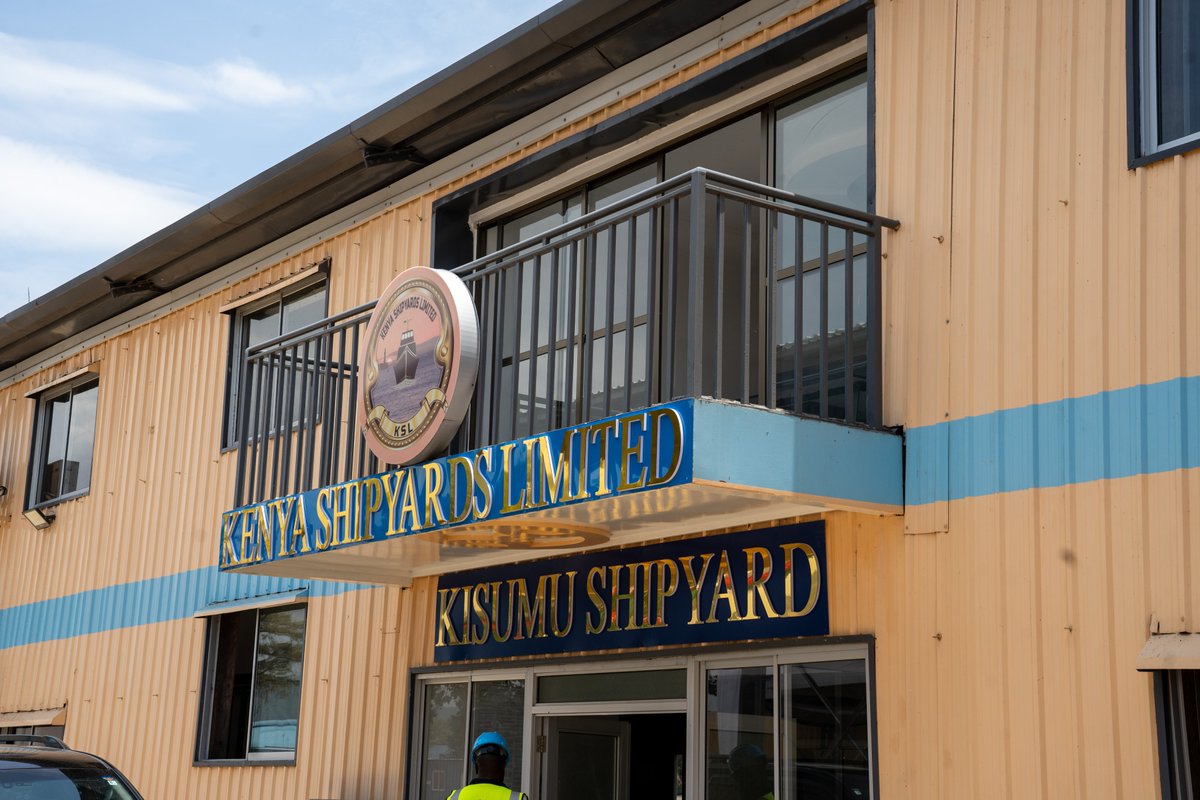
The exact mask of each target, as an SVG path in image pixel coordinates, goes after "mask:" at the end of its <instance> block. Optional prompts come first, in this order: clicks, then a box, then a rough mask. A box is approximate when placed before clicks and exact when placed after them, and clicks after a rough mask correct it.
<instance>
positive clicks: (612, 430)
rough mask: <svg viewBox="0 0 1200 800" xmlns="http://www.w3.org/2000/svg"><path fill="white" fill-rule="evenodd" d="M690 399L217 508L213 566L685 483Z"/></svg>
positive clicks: (296, 554) (259, 560) (246, 562)
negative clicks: (220, 513)
mask: <svg viewBox="0 0 1200 800" xmlns="http://www.w3.org/2000/svg"><path fill="white" fill-rule="evenodd" d="M692 419H693V416H692V401H691V400H680V401H676V402H672V403H667V404H664V405H659V406H653V407H651V408H647V409H644V410H641V411H636V412H632V413H628V414H621V415H618V416H615V417H609V418H607V419H602V420H598V421H596V422H589V423H587V424H584V425H576V426H574V427H571V428H564V429H561V430H557V431H550V432H549V433H544V434H539V435H537V436H530V437H527V438H525V439H517V440H515V441H511V442H505V443H503V444H497V445H489V446H488V447H481V448H480V449H478V450H473V451H471V452H469V453H462V454H460V455H453V456H449V457H446V458H439V459H435V460H433V461H427V462H425V463H423V464H414V465H412V466H408V467H402V468H400V469H396V470H392V471H390V472H384V473H380V474H378V475H370V476H368V477H365V478H360V479H358V480H354V481H348V482H346V483H341V484H337V485H335V486H325V487H322V488H320V489H313V490H311V491H307V492H302V493H299V494H292V495H287V496H286V497H279V498H276V499H274V500H269V501H266V502H262V503H255V504H253V505H249V506H243V507H242V508H238V509H235V510H233V511H228V512H226V513H225V514H224V515H223V516H222V519H221V554H220V562H219V563H220V566H221V569H238V568H242V567H248V566H253V565H257V564H265V563H270V562H276V561H281V560H284V559H289V558H303V557H304V556H305V555H307V554H309V553H320V552H325V551H328V550H336V549H340V548H345V547H354V546H358V545H361V544H365V543H369V542H373V541H386V540H389V539H392V538H394V537H399V536H408V535H411V534H415V533H425V532H429V531H440V530H448V529H453V528H458V527H465V526H470V525H473V524H478V523H482V522H487V521H491V520H500V519H504V518H508V517H519V516H522V515H530V514H540V513H543V512H545V511H547V510H549V509H552V508H555V507H559V506H566V505H572V504H575V503H584V502H588V501H591V500H597V499H603V498H609V497H616V496H620V495H625V494H632V493H636V492H644V491H650V490H654V489H660V488H665V487H669V486H678V485H681V484H686V483H691V481H692V435H693V431H692Z"/></svg>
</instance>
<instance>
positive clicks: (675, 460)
mask: <svg viewBox="0 0 1200 800" xmlns="http://www.w3.org/2000/svg"><path fill="white" fill-rule="evenodd" d="M649 417H650V464H651V467H652V469H651V472H652V473H654V474H651V476H650V478H649V479H648V480H647V481H646V485H647V486H661V485H662V484H664V483H668V482H670V481H671V479H672V478H674V477H675V474H676V473H677V472H679V465H680V462H681V461H682V460H683V419H682V418H681V417H680V416H679V412H678V411H676V410H675V409H673V408H656V409H653V410H651V411H650V412H649ZM664 420H665V421H666V422H667V423H668V424H669V425H670V426H671V457H670V458H669V459H668V460H667V469H666V471H665V472H663V473H662V474H661V475H659V474H657V470H656V469H655V468H656V467H657V465H658V462H659V456H660V454H661V450H660V448H661V446H662V439H661V437H662V423H663V421H664Z"/></svg>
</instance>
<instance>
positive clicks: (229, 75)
mask: <svg viewBox="0 0 1200 800" xmlns="http://www.w3.org/2000/svg"><path fill="white" fill-rule="evenodd" d="M212 71H213V75H212V77H211V78H210V79H209V80H208V85H209V87H210V88H211V89H212V91H213V92H215V93H216V94H217V95H218V96H221V97H224V98H227V99H229V100H232V101H234V102H235V103H242V104H244V105H252V106H275V105H283V104H287V103H295V102H302V101H304V100H307V99H308V98H309V97H310V96H311V94H312V92H311V91H310V90H309V89H308V87H306V86H303V85H301V84H296V83H287V82H285V81H284V80H283V79H281V78H280V77H278V76H277V75H273V74H271V73H270V72H267V71H265V70H263V69H260V68H259V67H258V66H257V65H255V64H254V63H253V62H251V61H249V60H247V59H240V60H238V61H220V62H217V63H216V64H215V65H214V66H213V68H212Z"/></svg>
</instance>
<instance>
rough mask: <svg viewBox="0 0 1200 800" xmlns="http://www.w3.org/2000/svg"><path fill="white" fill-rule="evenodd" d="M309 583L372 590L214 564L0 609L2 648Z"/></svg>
mask: <svg viewBox="0 0 1200 800" xmlns="http://www.w3.org/2000/svg"><path fill="white" fill-rule="evenodd" d="M304 586H307V587H308V595H309V597H324V596H329V595H336V594H341V593H343V592H348V591H354V590H356V589H369V588H372V587H370V586H368V585H365V584H359V583H335V582H332V581H314V580H298V579H295V578H275V577H268V576H264V575H240V574H234V573H224V572H221V571H219V570H218V569H217V568H216V567H203V568H201V569H194V570H189V571H188V572H179V573H176V574H174V575H164V576H162V577H160V578H149V579H147V580H143V581H133V582H131V583H121V584H117V585H115V586H105V587H104V588H101V589H91V590H89V591H86V592H79V593H77V594H70V595H66V596H64V597H55V598H52V599H49V600H40V601H38V602H35V603H27V604H25V605H20V606H12V607H10V608H3V609H0V650H4V649H7V648H10V647H19V646H21V645H27V644H36V643H38V642H50V641H54V640H56V639H68V638H70V637H72V636H83V635H85V634H89V633H102V632H104V631H113V630H118V629H120V628H132V627H134V626H137V625H149V624H151V623H154V622H168V621H170V620H177V619H189V618H191V617H192V615H194V614H195V613H196V612H197V611H198V610H200V609H202V608H204V607H206V606H208V605H209V604H210V603H215V602H222V601H229V600H237V599H240V598H249V597H258V596H260V595H267V594H275V593H277V592H286V591H290V590H293V589H299V588H301V587H304Z"/></svg>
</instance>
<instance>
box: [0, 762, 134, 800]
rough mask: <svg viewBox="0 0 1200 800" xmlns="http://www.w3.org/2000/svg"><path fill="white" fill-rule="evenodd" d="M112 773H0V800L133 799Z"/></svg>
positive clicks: (37, 770) (33, 769)
mask: <svg viewBox="0 0 1200 800" xmlns="http://www.w3.org/2000/svg"><path fill="white" fill-rule="evenodd" d="M135 798H136V795H135V794H134V793H133V792H131V791H130V790H129V788H128V786H127V784H126V783H125V782H124V781H123V780H122V779H121V778H120V777H119V776H118V775H116V774H114V773H113V772H112V771H111V770H104V769H100V768H94V769H89V768H86V767H61V768H56V767H27V768H24V767H23V768H21V769H6V770H0V800H135Z"/></svg>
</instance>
